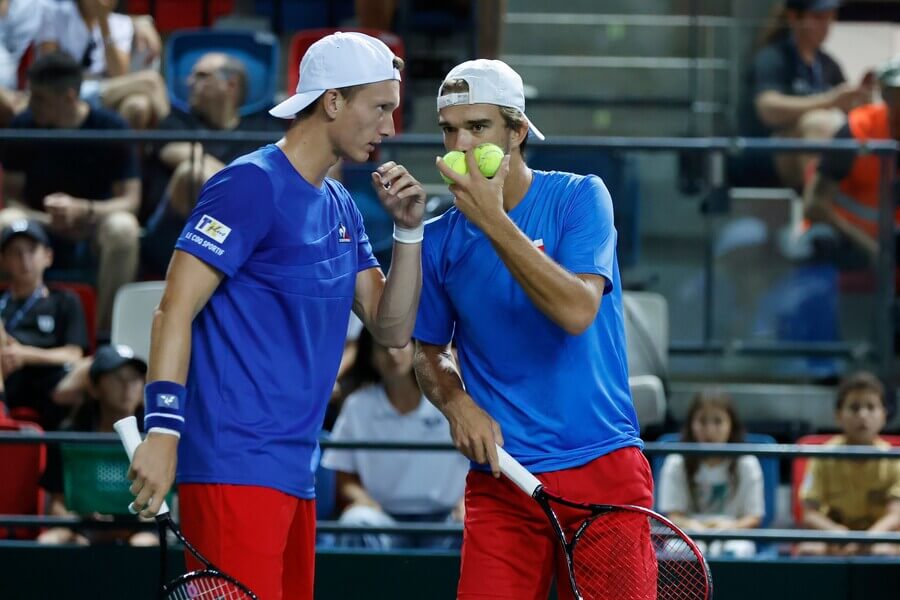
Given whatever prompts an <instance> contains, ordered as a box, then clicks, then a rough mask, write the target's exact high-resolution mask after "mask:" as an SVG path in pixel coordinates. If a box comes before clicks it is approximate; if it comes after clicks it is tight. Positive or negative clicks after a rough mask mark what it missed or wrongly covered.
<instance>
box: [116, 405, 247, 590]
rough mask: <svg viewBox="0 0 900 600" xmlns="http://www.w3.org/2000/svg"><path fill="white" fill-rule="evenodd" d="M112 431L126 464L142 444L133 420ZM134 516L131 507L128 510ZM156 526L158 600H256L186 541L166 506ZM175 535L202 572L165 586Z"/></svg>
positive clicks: (183, 576) (184, 576)
mask: <svg viewBox="0 0 900 600" xmlns="http://www.w3.org/2000/svg"><path fill="white" fill-rule="evenodd" d="M113 427H114V428H115V430H116V433H118V434H119V439H120V440H122V445H123V446H125V451H126V452H127V453H128V460H132V458H133V457H134V450H135V448H137V447H138V445H139V444H140V443H141V434H140V432H139V431H138V427H137V421H136V420H135V418H134V417H127V418H125V419H121V420H120V421H117V422H116V423H115V424H114V425H113ZM129 509H130V510H132V512H134V510H133V509H131V507H129ZM156 522H157V524H158V526H159V546H160V551H161V553H162V554H161V558H160V589H159V597H160V598H162V599H164V600H258V598H257V597H256V594H254V593H253V592H251V591H250V589H249V588H248V587H247V586H246V585H244V584H243V583H241V582H240V581H238V580H237V579H235V578H234V577H232V576H231V575H228V574H227V573H223V572H222V571H220V570H219V569H218V568H217V567H216V566H215V565H213V564H212V563H211V562H209V561H208V560H206V558H205V557H204V556H203V555H202V554H200V552H198V551H197V549H196V548H194V547H193V546H192V545H191V543H190V542H189V541H187V540H186V539H185V537H184V535H183V534H182V533H181V530H180V529H178V526H177V525H175V522H174V521H173V520H172V517H171V515H170V514H169V506H168V504H166V502H165V501H164V502H163V503H162V506H161V507H160V509H159V513H157V515H156ZM167 530H170V531H171V532H172V533H174V534H175V537H177V538H178V539H179V540H181V543H182V544H184V547H185V548H187V549H188V551H189V552H190V553H191V554H193V555H194V556H195V557H197V560H199V561H200V562H201V563H203V568H202V569H200V570H199V571H191V572H190V573H185V574H184V575H181V576H180V577H177V578H175V579H173V580H172V581H169V582H168V583H167V582H166V578H165V577H166V554H167V550H166V531H167Z"/></svg>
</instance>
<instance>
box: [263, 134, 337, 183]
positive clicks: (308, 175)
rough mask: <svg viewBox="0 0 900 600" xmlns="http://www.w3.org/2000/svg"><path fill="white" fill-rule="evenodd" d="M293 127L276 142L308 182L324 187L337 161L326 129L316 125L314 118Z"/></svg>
mask: <svg viewBox="0 0 900 600" xmlns="http://www.w3.org/2000/svg"><path fill="white" fill-rule="evenodd" d="M308 121H309V122H301V123H297V124H296V125H294V126H293V127H291V128H290V129H289V130H288V131H287V133H285V134H284V137H283V138H281V139H280V140H279V141H278V143H277V144H276V145H277V146H278V147H279V148H281V151H282V152H284V155H285V156H286V157H287V159H288V160H289V161H290V163H291V164H292V165H293V166H294V168H295V169H296V170H297V172H298V173H300V175H301V176H302V177H303V179H305V180H306V181H307V182H309V183H311V184H312V185H314V186H316V187H317V188H320V187H322V182H323V181H325V176H326V174H327V173H328V169H330V168H331V167H332V166H333V165H334V164H335V163H336V162H337V156H335V154H334V152H333V151H332V149H331V143H330V142H329V140H328V136H326V135H325V131H324V129H322V128H319V127H316V124H315V123H314V122H312V121H313V119H308Z"/></svg>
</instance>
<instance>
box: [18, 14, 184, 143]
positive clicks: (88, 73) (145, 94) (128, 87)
mask: <svg viewBox="0 0 900 600" xmlns="http://www.w3.org/2000/svg"><path fill="white" fill-rule="evenodd" d="M116 4H118V0H75V1H74V2H51V3H49V5H48V6H47V7H46V8H45V10H44V12H43V21H42V25H41V30H40V32H39V34H38V36H37V40H36V41H37V43H38V51H39V54H41V55H43V54H47V53H50V52H58V51H62V52H65V53H66V54H69V55H70V56H72V57H74V58H75V60H76V61H78V63H79V64H80V65H81V67H82V69H83V72H84V80H83V82H82V84H81V88H80V90H79V92H80V95H81V97H82V98H83V99H84V100H86V101H88V102H91V103H92V104H94V105H95V106H106V107H107V108H110V109H113V110H116V111H118V112H119V113H120V114H121V115H122V117H123V118H125V120H126V121H127V122H128V123H129V124H130V125H131V126H132V127H133V128H135V129H146V128H148V127H151V126H153V125H155V124H156V123H158V122H159V121H160V120H161V119H163V118H164V117H165V116H166V115H167V114H168V112H169V101H168V95H167V91H166V85H165V81H163V79H162V77H161V76H160V74H159V73H158V72H156V71H155V70H153V69H149V68H147V67H148V66H151V65H152V64H153V63H154V62H155V58H157V57H158V55H159V47H160V42H159V34H157V33H156V30H155V29H154V27H153V23H152V21H150V20H148V19H147V18H146V17H137V18H134V19H133V18H132V17H129V16H127V15H123V14H119V13H115V12H113V10H114V9H115V7H116ZM133 57H134V59H135V61H134V62H135V63H136V64H135V65H134V66H135V67H136V68H137V69H138V71H137V72H134V73H132V72H131V67H132V58H133Z"/></svg>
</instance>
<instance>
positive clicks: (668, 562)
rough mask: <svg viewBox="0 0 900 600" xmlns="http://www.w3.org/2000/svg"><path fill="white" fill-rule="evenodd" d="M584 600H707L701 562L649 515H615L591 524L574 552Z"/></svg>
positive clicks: (664, 525) (669, 529) (705, 581)
mask: <svg viewBox="0 0 900 600" xmlns="http://www.w3.org/2000/svg"><path fill="white" fill-rule="evenodd" d="M572 562H573V567H574V571H575V581H576V583H577V584H578V588H579V590H580V592H581V595H582V597H583V599H584V600H601V599H603V600H605V599H607V598H617V599H619V600H703V599H705V598H707V592H708V580H707V571H706V567H705V565H704V563H703V561H702V558H701V557H700V556H699V555H698V554H697V553H696V552H695V551H694V549H693V548H692V546H691V545H690V544H688V543H687V542H686V541H685V540H684V539H683V538H682V537H681V535H680V534H678V533H677V532H676V531H674V530H672V529H671V528H669V526H668V525H666V524H665V523H664V522H662V521H657V520H655V519H654V518H652V517H649V516H648V515H645V514H642V513H638V512H629V511H614V512H611V513H607V514H605V515H603V516H601V517H599V518H597V519H595V520H594V521H592V522H591V524H590V525H588V527H587V529H585V531H584V532H583V533H582V535H581V537H580V538H579V540H578V543H576V544H575V548H574V552H573V560H572Z"/></svg>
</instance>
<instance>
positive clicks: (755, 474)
mask: <svg viewBox="0 0 900 600" xmlns="http://www.w3.org/2000/svg"><path fill="white" fill-rule="evenodd" d="M681 441H683V442H697V443H708V444H722V443H728V442H731V443H734V442H742V441H744V427H743V425H742V424H741V421H740V418H739V417H738V414H737V411H736V410H735V409H734V406H733V405H732V403H731V399H730V398H729V397H728V396H727V395H725V394H717V393H700V394H698V395H697V396H696V398H695V399H694V402H693V404H692V405H691V408H690V410H689V412H688V417H687V420H686V421H685V427H684V430H683V431H682V437H681ZM658 487H659V489H658V494H659V496H658V502H657V504H658V508H659V510H660V511H661V512H662V513H664V514H666V515H668V516H669V518H670V519H672V520H673V521H674V522H675V523H676V524H678V525H679V526H681V527H684V528H686V529H695V530H699V529H753V528H756V527H758V526H759V524H760V522H761V521H762V518H763V516H764V514H765V497H764V491H763V475H762V467H761V466H760V464H759V460H757V458H756V457H755V456H749V455H748V456H741V457H738V458H737V459H734V458H730V457H726V456H682V455H680V454H670V455H669V456H668V457H667V458H666V460H665V462H664V463H663V467H662V473H661V475H660V479H659V486H658ZM754 551H755V550H754V547H753V544H752V543H749V542H741V541H729V542H726V543H725V544H724V545H722V544H713V545H712V546H711V547H710V553H711V554H720V553H727V554H738V555H742V556H743V555H747V554H753V553H754Z"/></svg>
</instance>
